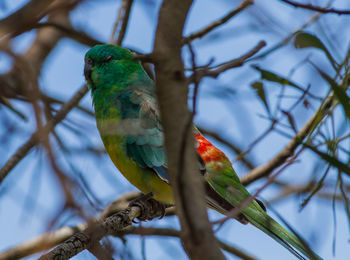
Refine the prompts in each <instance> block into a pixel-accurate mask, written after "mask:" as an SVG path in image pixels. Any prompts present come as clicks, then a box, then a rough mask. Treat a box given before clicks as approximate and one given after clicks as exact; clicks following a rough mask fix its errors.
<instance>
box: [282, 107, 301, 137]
mask: <svg viewBox="0 0 350 260" xmlns="http://www.w3.org/2000/svg"><path fill="white" fill-rule="evenodd" d="M282 113H283V114H284V115H286V116H287V118H288V122H289V124H290V126H291V127H292V129H293V131H294V132H295V133H297V132H298V131H297V128H296V125H295V121H294V118H293V117H292V115H291V114H290V113H289V112H288V111H285V110H282Z"/></svg>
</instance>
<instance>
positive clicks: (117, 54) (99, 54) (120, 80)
mask: <svg viewBox="0 0 350 260" xmlns="http://www.w3.org/2000/svg"><path fill="white" fill-rule="evenodd" d="M133 57H134V53H133V52H131V51H130V50H128V49H125V48H122V47H120V46H115V45H112V44H104V45H96V46H94V47H93V48H91V49H90V50H89V51H88V52H87V53H86V54H85V66H84V75H85V78H86V81H87V83H88V85H89V87H90V88H91V90H92V91H94V90H96V89H99V88H103V89H106V88H110V87H112V86H114V87H118V88H121V89H122V88H124V87H125V86H126V85H127V84H128V83H130V81H131V80H132V78H133V77H135V76H134V74H135V72H137V71H138V70H139V69H141V68H142V67H141V65H140V62H139V61H136V60H134V58H133Z"/></svg>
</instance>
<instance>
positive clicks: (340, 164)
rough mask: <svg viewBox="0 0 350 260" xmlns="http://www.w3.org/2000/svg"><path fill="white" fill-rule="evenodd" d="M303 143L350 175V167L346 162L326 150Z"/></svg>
mask: <svg viewBox="0 0 350 260" xmlns="http://www.w3.org/2000/svg"><path fill="white" fill-rule="evenodd" d="M303 145H304V146H305V147H307V148H309V149H310V150H312V151H313V152H314V153H316V154H317V155H318V156H320V157H321V158H322V159H323V160H325V161H326V162H328V163H329V164H330V165H332V166H334V167H336V168H337V169H339V170H340V171H342V172H343V173H345V174H347V175H349V176H350V167H349V166H348V165H346V164H345V163H343V162H341V161H339V160H338V159H337V158H335V157H333V156H330V155H329V154H327V153H324V152H321V151H319V150H317V149H316V148H315V147H313V146H311V145H309V144H306V143H304V144H303Z"/></svg>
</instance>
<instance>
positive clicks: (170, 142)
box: [153, 0, 224, 259]
mask: <svg viewBox="0 0 350 260" xmlns="http://www.w3.org/2000/svg"><path fill="white" fill-rule="evenodd" d="M191 4H192V1H191V0H186V1H181V5H180V4H179V2H178V1H173V0H165V1H163V4H162V6H161V8H160V11H159V18H158V25H157V31H156V36H155V43H154V49H153V58H154V61H155V71H156V78H157V81H156V94H157V97H158V101H159V105H160V112H161V120H162V125H163V128H164V135H165V148H166V151H167V158H168V173H169V177H170V182H171V184H172V188H173V193H174V198H175V204H176V210H177V214H178V216H179V218H180V223H181V227H182V232H183V236H182V241H183V244H184V247H185V249H186V251H187V253H188V255H189V256H190V258H192V259H224V256H223V254H222V252H221V251H220V249H219V247H218V243H217V241H216V239H215V237H214V234H213V231H212V229H211V225H210V224H209V220H208V215H207V211H206V206H205V201H204V187H203V186H204V185H203V180H202V178H201V176H200V174H199V169H198V165H197V160H196V154H195V151H194V136H193V133H192V127H188V126H191V124H192V122H190V124H188V121H189V118H192V114H191V112H190V111H189V109H188V106H187V94H188V88H187V83H188V81H187V80H186V77H185V76H184V67H183V62H182V59H181V47H182V43H181V40H182V32H183V26H184V23H185V19H186V16H187V12H188V10H189V8H190V6H191ZM169 28H171V30H169ZM182 144H185V145H184V146H183V145H182ZM193 187H196V188H195V189H193Z"/></svg>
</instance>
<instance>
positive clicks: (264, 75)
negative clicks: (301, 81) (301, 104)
mask: <svg viewBox="0 0 350 260" xmlns="http://www.w3.org/2000/svg"><path fill="white" fill-rule="evenodd" d="M252 67H253V68H254V69H256V70H257V71H259V72H260V75H261V79H264V80H267V81H271V82H276V83H280V84H281V85H289V86H292V87H294V88H296V89H298V90H300V91H302V92H305V90H304V89H303V88H302V87H301V86H298V85H297V84H296V83H294V82H292V81H290V80H288V79H287V78H284V77H282V76H280V75H277V74H276V73H274V72H271V71H268V70H264V69H262V68H260V67H258V66H256V65H253V66H252Z"/></svg>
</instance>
